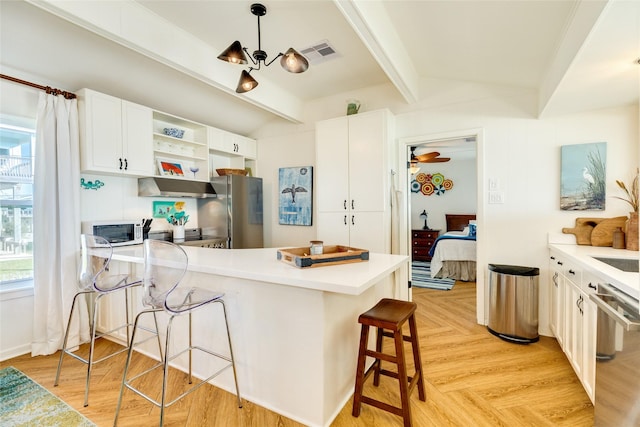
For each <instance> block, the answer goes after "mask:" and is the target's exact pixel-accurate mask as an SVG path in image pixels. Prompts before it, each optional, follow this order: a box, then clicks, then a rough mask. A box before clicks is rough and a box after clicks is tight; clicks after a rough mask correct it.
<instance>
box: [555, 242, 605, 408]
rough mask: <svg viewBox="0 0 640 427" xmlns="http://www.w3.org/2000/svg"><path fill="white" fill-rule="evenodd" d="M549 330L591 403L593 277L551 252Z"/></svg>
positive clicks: (592, 394)
mask: <svg viewBox="0 0 640 427" xmlns="http://www.w3.org/2000/svg"><path fill="white" fill-rule="evenodd" d="M549 271H550V274H551V281H552V286H551V295H550V301H551V313H550V316H551V318H550V326H551V330H552V331H553V333H554V334H555V336H556V338H557V339H558V343H559V344H560V346H561V347H562V350H563V351H564V353H565V354H566V356H567V359H568V360H569V362H570V363H571V366H572V367H573V370H574V371H575V373H576V375H577V376H578V378H579V379H580V381H581V383H582V385H583V387H584V389H585V391H586V392H587V395H588V396H589V398H590V399H591V401H592V402H593V401H594V396H595V364H596V316H597V307H596V305H595V304H594V303H593V302H592V301H591V300H590V299H589V294H590V293H591V292H594V291H595V283H596V282H597V278H596V277H595V276H593V275H591V274H590V273H588V272H584V271H582V269H581V268H579V267H578V266H577V265H576V264H574V263H572V262H571V260H569V259H567V258H566V257H563V256H562V255H559V254H558V253H556V252H554V251H551V254H550V262H549Z"/></svg>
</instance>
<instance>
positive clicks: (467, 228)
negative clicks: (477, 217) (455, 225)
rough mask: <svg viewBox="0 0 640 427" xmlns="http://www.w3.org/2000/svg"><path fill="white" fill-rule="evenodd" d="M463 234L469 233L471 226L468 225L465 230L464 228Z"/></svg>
mask: <svg viewBox="0 0 640 427" xmlns="http://www.w3.org/2000/svg"><path fill="white" fill-rule="evenodd" d="M462 234H464V235H465V236H468V235H469V226H466V227H465V228H464V229H463V230H462Z"/></svg>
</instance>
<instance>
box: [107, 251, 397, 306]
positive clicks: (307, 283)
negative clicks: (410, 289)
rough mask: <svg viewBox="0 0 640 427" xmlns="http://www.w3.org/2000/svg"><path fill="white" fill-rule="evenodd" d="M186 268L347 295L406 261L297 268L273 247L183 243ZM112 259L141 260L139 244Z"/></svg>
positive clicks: (379, 257) (384, 258)
mask: <svg viewBox="0 0 640 427" xmlns="http://www.w3.org/2000/svg"><path fill="white" fill-rule="evenodd" d="M183 249H184V250H185V252H186V253H187V255H188V257H189V267H188V271H193V272H200V273H208V274H216V275H220V276H227V277H235V278H240V279H249V280H256V281H261V282H268V283H276V284H280V285H287V286H294V287H297V288H305V289H312V290H318V291H326V292H336V293H341V294H348V295H360V294H361V293H362V292H364V291H365V290H366V289H368V288H369V287H370V286H372V285H374V284H376V283H377V282H378V281H379V280H380V279H382V278H384V277H386V276H388V275H389V274H391V272H393V271H395V270H397V269H398V268H400V267H401V266H402V264H407V265H408V262H409V258H408V257H407V256H405V255H389V254H377V253H370V254H369V261H362V262H354V263H349V264H339V265H330V266H322V267H307V268H297V267H294V266H292V265H289V264H287V263H285V262H283V261H279V260H278V259H277V251H278V249H276V248H266V249H210V248H200V247H191V246H184V247H183ZM112 258H113V260H114V261H124V262H133V263H142V262H143V248H142V245H135V246H123V247H118V248H114V250H113V257H112Z"/></svg>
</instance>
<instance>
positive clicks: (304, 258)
mask: <svg viewBox="0 0 640 427" xmlns="http://www.w3.org/2000/svg"><path fill="white" fill-rule="evenodd" d="M309 252H310V248H309V246H306V247H304V248H287V249H278V260H280V261H283V262H285V263H287V264H291V265H293V266H294V267H298V268H307V267H324V266H327V265H336V264H349V263H352V262H362V261H369V251H368V250H366V249H358V248H350V247H348V246H340V245H336V246H326V245H325V246H324V248H323V253H322V254H321V255H310V254H309Z"/></svg>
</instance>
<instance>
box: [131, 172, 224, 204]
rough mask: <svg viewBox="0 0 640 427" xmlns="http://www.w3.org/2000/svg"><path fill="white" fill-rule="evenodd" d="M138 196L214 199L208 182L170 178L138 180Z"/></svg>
mask: <svg viewBox="0 0 640 427" xmlns="http://www.w3.org/2000/svg"><path fill="white" fill-rule="evenodd" d="M138 196H141V197H194V198H199V199H202V198H206V197H216V192H215V190H214V189H213V186H212V185H211V183H210V182H203V181H189V180H187V179H171V178H159V177H158V178H156V177H152V178H138Z"/></svg>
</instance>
